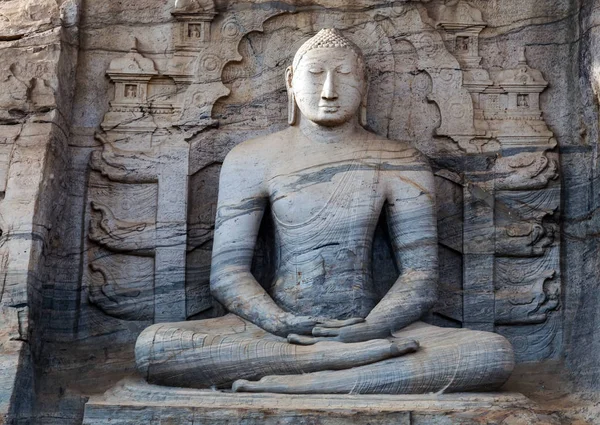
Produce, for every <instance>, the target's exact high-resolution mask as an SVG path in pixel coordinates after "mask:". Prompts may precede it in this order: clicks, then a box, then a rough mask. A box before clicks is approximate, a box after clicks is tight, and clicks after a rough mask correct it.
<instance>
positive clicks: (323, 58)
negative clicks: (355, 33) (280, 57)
mask: <svg viewBox="0 0 600 425" xmlns="http://www.w3.org/2000/svg"><path fill="white" fill-rule="evenodd" d="M286 86H287V89H288V97H289V102H290V103H289V119H288V121H289V123H290V124H291V125H293V124H295V122H296V117H297V113H298V111H297V109H299V110H300V112H301V113H302V116H303V117H304V118H306V119H308V120H310V121H312V122H314V123H316V124H319V125H322V126H327V127H335V126H338V125H341V124H344V123H346V122H348V121H350V120H351V119H352V118H353V117H355V116H357V114H359V110H360V116H359V118H360V123H361V124H363V125H364V124H365V121H366V94H367V76H366V66H365V61H364V58H363V55H362V52H361V51H360V49H359V48H358V46H356V45H355V44H354V43H352V42H351V41H350V40H348V39H347V38H345V37H344V36H343V35H342V34H341V33H340V32H339V31H338V30H335V29H323V30H321V31H319V32H318V33H317V35H315V36H314V37H313V38H311V39H310V40H308V41H307V42H306V43H304V44H303V45H302V46H301V47H300V48H299V49H298V51H297V52H296V55H295V56H294V61H293V64H292V66H291V67H289V68H288V69H287V71H286Z"/></svg>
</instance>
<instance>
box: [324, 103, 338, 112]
mask: <svg viewBox="0 0 600 425" xmlns="http://www.w3.org/2000/svg"><path fill="white" fill-rule="evenodd" d="M319 108H321V109H324V110H325V112H337V111H338V110H339V109H340V107H339V106H335V105H319Z"/></svg>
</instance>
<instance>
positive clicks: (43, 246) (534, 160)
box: [0, 0, 600, 424]
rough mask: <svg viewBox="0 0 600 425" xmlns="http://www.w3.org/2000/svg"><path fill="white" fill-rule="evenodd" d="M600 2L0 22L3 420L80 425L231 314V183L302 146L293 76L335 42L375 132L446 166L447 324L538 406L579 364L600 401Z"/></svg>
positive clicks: (294, 7) (260, 253) (206, 10)
mask: <svg viewBox="0 0 600 425" xmlns="http://www.w3.org/2000/svg"><path fill="white" fill-rule="evenodd" d="M597 3H598V2H597V0H594V1H591V2H580V1H576V0H543V1H539V0H536V1H533V0H527V1H523V0H473V1H471V2H468V3H467V2H466V1H447V2H444V1H441V0H432V1H429V2H404V1H398V2H381V1H375V0H372V1H371V0H357V1H353V2H335V1H317V2H314V1H297V2H293V3H292V2H290V3H284V2H262V1H256V2H237V1H226V0H218V1H215V2H214V3H213V2H211V1H193V2H185V1H177V2H175V1H174V0H173V1H167V0H144V1H125V2H112V1H111V2H108V1H106V2H104V1H89V2H84V3H83V4H80V3H79V2H77V1H73V0H69V1H58V2H56V1H45V0H36V1H34V0H26V1H17V0H12V1H4V2H0V22H3V23H4V24H3V25H2V26H0V72H1V74H0V128H1V131H0V229H2V233H1V234H0V282H3V284H2V285H3V286H2V291H1V294H2V295H0V307H1V308H2V313H1V314H0V323H2V329H3V330H2V332H0V354H1V355H2V361H1V363H0V365H1V367H0V382H2V383H3V384H5V383H6V384H5V385H3V388H11V390H2V391H1V392H0V414H5V415H7V418H10V417H11V416H10V415H13V417H18V416H19V415H20V416H21V417H22V418H27V417H28V416H29V415H30V414H33V415H35V416H36V417H37V418H38V419H39V421H40V423H50V424H51V423H56V424H66V423H73V424H77V423H81V416H82V412H83V410H82V409H83V403H84V401H85V397H87V396H88V395H90V394H94V393H101V392H103V391H104V390H106V389H107V388H109V387H110V386H111V385H113V384H114V383H115V382H116V381H118V380H119V379H121V378H122V377H123V376H125V375H128V374H131V373H132V372H133V343H134V341H135V339H136V336H137V335H138V334H139V332H140V331H141V330H142V329H143V328H144V327H145V326H147V325H148V324H149V323H152V322H160V321H173V320H183V319H185V318H193V317H206V316H211V315H218V314H221V313H222V311H221V310H220V309H219V306H218V305H215V304H214V303H213V301H212V300H211V298H210V296H209V294H208V287H207V282H208V273H209V270H210V249H211V244H212V228H211V227H212V224H213V221H214V206H215V203H216V194H217V188H218V173H219V168H220V164H221V162H222V160H223V158H224V157H225V155H226V154H227V152H228V151H229V150H230V149H231V148H232V147H233V146H235V145H236V144H237V143H240V142H241V141H243V140H245V139H248V138H250V137H256V136H259V135H262V134H268V133H271V132H273V131H276V130H278V129H281V128H283V127H285V126H286V125H287V124H286V115H287V111H286V108H287V102H286V97H285V89H284V85H283V72H284V69H285V67H286V66H287V65H288V64H289V63H290V62H291V56H292V55H293V53H294V52H295V50H296V49H297V47H298V46H299V45H300V44H301V43H302V41H303V40H304V39H305V38H306V37H308V36H309V35H310V34H312V33H314V32H316V30H318V29H319V28H321V27H324V26H336V27H338V28H340V29H343V30H344V31H345V33H346V34H347V35H348V36H349V37H350V38H352V39H354V40H355V41H356V42H357V44H358V45H359V46H361V47H362V48H363V50H364V51H365V53H366V54H367V60H368V65H369V68H370V87H371V90H370V95H369V109H368V123H369V126H370V127H371V128H372V129H373V130H374V131H376V132H378V133H381V134H384V135H386V136H387V137H389V138H395V139H402V140H410V141H412V142H413V143H414V145H415V146H416V147H418V148H419V149H420V150H422V151H423V152H424V153H425V154H427V155H428V156H429V157H430V158H432V160H433V162H434V165H435V167H436V173H437V182H438V187H439V190H438V209H439V211H438V219H439V229H440V260H441V266H442V273H441V275H442V279H441V281H440V285H441V289H442V294H443V296H442V297H441V300H440V303H439V304H438V305H437V306H436V309H435V311H434V313H433V314H432V315H431V316H430V317H429V318H428V320H430V321H432V322H434V323H437V324H443V325H445V326H467V327H472V328H477V329H486V330H495V331H496V332H500V333H502V334H504V335H506V336H507V337H508V338H509V339H511V341H512V342H513V345H515V348H516V350H517V356H518V358H519V360H520V361H521V362H525V366H524V370H525V371H526V372H525V373H523V374H518V375H517V378H518V379H520V380H521V381H522V382H525V383H527V382H529V383H530V384H529V387H527V385H525V386H523V385H522V382H521V383H520V384H519V383H518V384H519V385H518V387H519V388H521V387H523V388H525V389H528V390H531V392H532V393H535V392H537V391H539V390H540V386H539V385H537V382H544V385H550V386H551V384H552V383H555V382H562V379H563V378H561V377H559V372H560V371H561V368H562V366H563V365H564V366H565V367H567V368H568V370H569V371H570V376H571V377H572V378H573V382H574V383H575V384H576V385H575V386H573V387H568V388H569V391H571V390H573V389H574V388H578V389H581V388H589V389H591V390H598V384H597V383H598V382H599V379H598V378H599V374H600V364H599V361H598V357H597V356H593V355H589V352H590V351H592V352H593V351H594V348H596V346H597V345H598V343H597V341H598V340H599V338H598V336H599V335H598V329H599V328H600V323H599V322H598V311H599V310H598V309H599V305H600V304H599V300H598V296H597V285H598V279H597V275H598V270H599V268H600V265H599V264H598V259H597V258H598V255H597V253H598V247H597V235H598V232H597V228H598V225H597V221H598V220H597V217H596V214H595V211H596V209H597V204H598V196H597V193H596V192H597V190H596V189H595V187H596V173H597V161H596V150H597V144H598V140H599V138H598V106H597V105H598V90H600V88H599V87H600V74H598V69H600V63H597V62H598V61H597V59H596V58H597V57H600V56H599V54H600V50H599V47H598V46H600V41H599V40H600V33H598V30H597V28H596V26H597V24H598V19H600V15H599V12H598V7H599V5H598V4H597ZM79 15H81V19H80V20H79ZM524 48H525V51H523V49H524ZM75 66H76V74H75ZM73 85H75V90H74V91H73ZM266 237H267V238H268V236H266ZM263 242H268V239H267V240H263ZM377 244H378V245H377V246H376V250H375V255H376V257H377V258H376V262H378V264H380V265H381V267H378V270H381V273H379V275H378V279H379V283H380V285H381V287H382V291H383V290H384V289H385V286H386V285H387V284H389V282H390V279H393V276H394V273H395V270H393V268H392V267H391V265H390V262H389V253H388V252H387V248H386V246H385V243H384V242H383V241H382V240H381V239H379V240H378V242H377ZM255 262H256V267H255V272H256V273H257V274H261V273H263V274H264V272H265V270H267V269H268V262H269V258H268V253H267V251H266V250H264V249H262V248H261V246H259V248H258V249H257V255H256V261H255ZM596 351H597V350H596ZM29 353H33V357H31V356H30V355H29ZM31 361H33V363H34V364H35V368H32V367H29V364H30V362H31ZM543 365H550V366H543ZM544 367H546V368H548V369H551V372H550V373H549V374H548V376H544V377H542V376H541V372H539V373H538V370H540V369H543V368H544ZM34 370H35V371H36V373H35V374H34V373H33V371H34ZM34 381H35V388H36V392H35V394H33V391H30V389H31V388H33V387H34V385H33V383H32V382H34ZM13 388H14V389H16V390H18V391H19V394H20V395H21V396H22V397H20V398H19V400H20V404H19V403H14V402H12V403H11V400H12V399H13V395H14V394H15V391H13V390H12V389H13ZM566 388H567V387H566ZM13 401H14V400H13ZM9 411H10V412H9ZM586 414H587V415H591V414H592V413H589V412H588V413H586ZM28 420H29V419H24V421H25V423H29V422H27V421H28ZM31 421H33V419H31ZM0 422H1V420H0ZM565 423H569V422H565Z"/></svg>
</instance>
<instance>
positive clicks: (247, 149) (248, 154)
mask: <svg viewBox="0 0 600 425" xmlns="http://www.w3.org/2000/svg"><path fill="white" fill-rule="evenodd" d="M288 133H289V130H288V129H286V130H283V131H278V132H276V133H271V134H267V135H265V136H260V137H255V138H253V139H248V140H245V141H243V142H241V143H240V144H238V145H236V146H235V147H234V148H233V149H231V151H229V153H228V154H227V157H226V161H230V162H231V161H236V162H238V161H244V162H247V161H254V162H256V161H258V160H267V159H269V158H270V157H271V156H272V155H273V153H274V152H276V151H277V150H280V149H281V148H282V146H283V145H284V144H285V142H286V140H287V139H289V137H290V135H289V134H288Z"/></svg>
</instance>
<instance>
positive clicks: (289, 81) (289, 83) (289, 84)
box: [285, 66, 294, 92]
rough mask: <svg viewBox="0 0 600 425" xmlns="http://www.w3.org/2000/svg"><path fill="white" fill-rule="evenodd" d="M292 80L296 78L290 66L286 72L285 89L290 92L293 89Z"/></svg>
mask: <svg viewBox="0 0 600 425" xmlns="http://www.w3.org/2000/svg"><path fill="white" fill-rule="evenodd" d="M292 78H294V70H293V68H292V67H291V66H288V67H287V68H286V70H285V87H286V88H287V90H288V92H289V91H290V90H291V89H292Z"/></svg>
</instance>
